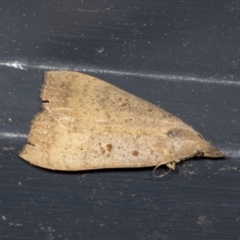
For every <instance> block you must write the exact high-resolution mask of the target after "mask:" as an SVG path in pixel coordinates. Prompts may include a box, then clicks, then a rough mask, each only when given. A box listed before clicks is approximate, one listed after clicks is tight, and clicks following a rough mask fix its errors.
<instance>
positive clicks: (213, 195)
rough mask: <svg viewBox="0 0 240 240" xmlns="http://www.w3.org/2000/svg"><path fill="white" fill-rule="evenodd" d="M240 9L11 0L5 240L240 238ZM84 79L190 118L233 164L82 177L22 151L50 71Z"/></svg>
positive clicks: (6, 7) (1, 188)
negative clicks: (37, 162) (38, 163)
mask: <svg viewBox="0 0 240 240" xmlns="http://www.w3.org/2000/svg"><path fill="white" fill-rule="evenodd" d="M239 43H240V2H239V0H235V1H229V0H212V1H209V0H201V1H191V0H187V1H179V0H168V1H165V0H164V1H163V0H160V1H147V0H145V1H143V0H139V1H137V0H106V1H103V0H100V1H99V0H88V1H84V0H81V1H77V0H69V1H63V0H58V1H55V0H51V1H47V0H41V1H31V0H24V1H21V2H19V1H16V0H15V1H14V0H2V1H1V6H0V179H1V180H0V239H19V238H21V239H29V240H30V239H31V240H32V239H36V240H38V239H39V240H40V239H41V240H42V239H48V240H53V239H64V240H70V239H73V240H75V239H84V240H85V239H161V240H168V239H173V240H175V239H180V240H181V239H184V240H185V239H240V227H239V226H240V191H239V189H240V181H239V180H240V163H239V160H240V138H239V137H240V100H239V98H240V81H239V78H240V68H239V66H240V45H239ZM63 69H68V70H76V71H81V72H86V73H89V74H91V75H94V76H97V77H100V78H102V79H104V80H106V81H108V82H110V83H113V84H115V85H117V86H119V87H121V88H123V89H125V90H127V91H129V92H131V93H133V94H135V95H137V96H139V97H142V98H144V99H146V100H148V101H150V102H152V103H154V104H156V105H159V106H161V107H162V108H164V109H165V110H167V111H169V112H171V113H173V114H175V115H177V116H179V117H180V118H181V119H183V120H184V121H185V122H187V123H188V124H190V125H192V126H193V127H194V128H195V129H196V130H198V131H199V132H201V133H202V134H203V135H204V136H205V137H206V139H208V140H210V141H211V142H212V143H213V145H215V146H218V147H220V148H221V149H223V150H224V151H225V152H226V153H228V155H229V157H228V158H226V159H224V160H206V159H204V160H203V159H198V160H189V161H186V162H184V163H181V164H179V165H178V166H177V170H176V171H174V172H171V173H170V174H169V175H167V176H166V177H165V178H163V179H156V178H154V177H153V176H152V168H146V169H130V170H127V169H125V170H99V171H86V172H76V173H61V172H52V171H46V170H43V169H39V168H36V167H33V166H31V165H29V164H27V163H25V162H24V161H22V160H21V159H20V158H18V156H17V155H18V152H19V150H20V149H21V148H22V146H23V145H24V144H25V143H26V142H27V134H28V131H29V127H30V123H31V119H32V118H33V116H34V115H35V114H36V113H37V112H38V111H39V110H40V106H41V103H40V100H39V90H40V88H41V85H42V82H43V73H44V71H45V70H63Z"/></svg>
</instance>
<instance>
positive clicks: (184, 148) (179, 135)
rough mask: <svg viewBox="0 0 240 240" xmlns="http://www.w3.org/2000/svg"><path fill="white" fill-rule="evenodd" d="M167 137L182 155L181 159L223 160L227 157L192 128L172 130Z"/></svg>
mask: <svg viewBox="0 0 240 240" xmlns="http://www.w3.org/2000/svg"><path fill="white" fill-rule="evenodd" d="M167 135H168V137H169V140H170V141H171V144H172V146H173V148H174V149H176V151H177V152H178V154H179V155H180V156H179V158H182V159H184V158H185V157H186V158H189V157H197V158H203V157H206V158H222V157H224V156H225V154H224V153H223V152H222V151H221V150H220V149H218V148H215V147H213V146H212V145H211V144H210V143H209V142H208V141H206V140H205V139H204V138H203V136H202V135H200V134H199V133H198V132H196V131H194V130H193V129H192V128H172V129H170V130H169V131H168V133H167Z"/></svg>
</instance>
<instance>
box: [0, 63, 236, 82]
mask: <svg viewBox="0 0 240 240" xmlns="http://www.w3.org/2000/svg"><path fill="white" fill-rule="evenodd" d="M0 66H7V67H12V68H17V69H21V70H26V69H44V70H72V71H79V72H84V73H104V74H106V73H107V74H111V75H121V76H132V77H142V78H151V79H155V80H167V81H178V80H181V81H186V82H198V83H209V84H210V83H211V84H221V85H233V86H234V85H235V86H240V82H237V81H231V80H220V79H216V78H199V77H189V76H180V75H173V74H157V73H156V74H154V73H148V72H130V71H121V70H120V71H119V70H110V69H100V68H92V67H89V66H83V65H82V66H76V65H75V64H70V65H69V64H68V65H64V64H54V63H51V62H49V63H37V62H35V63H34V62H31V63H29V62H27V61H8V62H0Z"/></svg>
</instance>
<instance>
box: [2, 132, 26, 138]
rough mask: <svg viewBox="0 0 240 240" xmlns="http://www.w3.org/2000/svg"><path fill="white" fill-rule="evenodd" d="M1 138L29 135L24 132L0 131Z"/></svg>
mask: <svg viewBox="0 0 240 240" xmlns="http://www.w3.org/2000/svg"><path fill="white" fill-rule="evenodd" d="M1 138H28V135H27V134H22V133H11V132H0V139H1Z"/></svg>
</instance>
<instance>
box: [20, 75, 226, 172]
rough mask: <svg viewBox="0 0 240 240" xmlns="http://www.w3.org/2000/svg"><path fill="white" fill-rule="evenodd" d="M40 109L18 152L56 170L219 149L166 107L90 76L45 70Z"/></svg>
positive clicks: (210, 153)
mask: <svg viewBox="0 0 240 240" xmlns="http://www.w3.org/2000/svg"><path fill="white" fill-rule="evenodd" d="M40 98H41V100H42V110H41V112H40V113H38V114H37V115H36V116H35V117H34V119H33V121H32V124H31V129H30V133H29V137H28V144H26V145H25V146H24V148H23V149H22V151H21V152H20V154H19V156H20V157H21V158H23V159H24V160H26V161H28V162H30V163H31V164H33V165H36V166H39V167H42V168H47V169H52V170H62V171H79V170H90V169H105V168H139V167H151V166H154V167H159V166H161V165H166V166H167V167H168V168H170V169H175V166H176V164H177V163H179V162H180V161H183V160H186V159H190V158H194V157H201V158H202V157H206V158H221V157H224V153H223V152H222V151H221V150H220V149H218V148H215V147H213V146H212V145H211V144H210V143H209V142H208V141H206V140H205V139H204V138H203V137H202V135H201V134H199V133H198V132H196V131H195V130H194V129H193V128H192V127H190V126H189V125H187V124H186V123H184V122H183V121H182V120H180V119H179V118H178V117H175V116H173V115H172V114H171V113H169V112H167V111H165V110H163V109H161V108H159V107H158V106H155V105H154V104H152V103H149V102H147V101H145V100H143V99H141V98H139V97H136V96H134V95H132V94H130V93H128V92H126V91H123V90H121V89H119V88H117V87H115V86H113V85H111V84H109V83H107V82H105V81H102V80H100V79H98V78H96V77H93V76H89V75H86V74H83V73H79V72H71V71H48V72H45V77H44V84H43V88H42V91H41V94H40Z"/></svg>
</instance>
